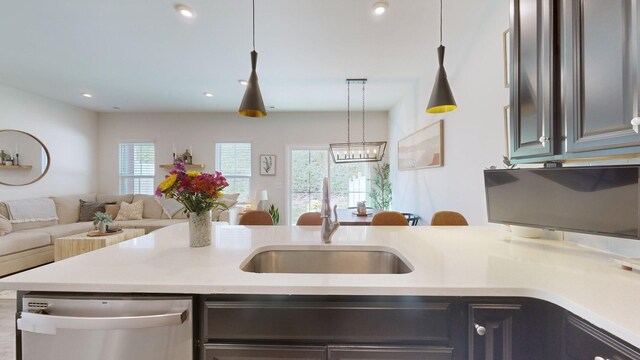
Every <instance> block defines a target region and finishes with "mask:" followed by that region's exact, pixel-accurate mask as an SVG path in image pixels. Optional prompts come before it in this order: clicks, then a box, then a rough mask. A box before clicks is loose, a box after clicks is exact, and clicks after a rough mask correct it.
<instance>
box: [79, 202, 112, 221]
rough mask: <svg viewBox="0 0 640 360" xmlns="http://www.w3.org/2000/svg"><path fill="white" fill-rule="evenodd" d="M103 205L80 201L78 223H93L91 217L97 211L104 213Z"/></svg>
mask: <svg viewBox="0 0 640 360" xmlns="http://www.w3.org/2000/svg"><path fill="white" fill-rule="evenodd" d="M104 205H105V204H104V203H101V202H97V201H84V200H82V199H80V218H79V220H78V221H93V217H94V215H95V214H96V213H97V212H98V211H99V212H104Z"/></svg>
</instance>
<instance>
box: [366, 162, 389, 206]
mask: <svg viewBox="0 0 640 360" xmlns="http://www.w3.org/2000/svg"><path fill="white" fill-rule="evenodd" d="M376 165H377V166H376V167H374V168H373V171H374V174H373V178H372V179H371V191H370V192H369V197H371V202H372V205H373V207H374V208H375V209H380V210H384V211H388V210H389V207H390V206H391V181H390V178H391V166H390V165H389V163H384V164H382V165H380V164H379V163H378V164H376Z"/></svg>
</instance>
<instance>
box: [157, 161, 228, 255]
mask: <svg viewBox="0 0 640 360" xmlns="http://www.w3.org/2000/svg"><path fill="white" fill-rule="evenodd" d="M227 186H229V183H227V179H226V178H225V177H224V176H222V173H220V172H219V171H216V172H215V173H214V174H206V173H201V172H198V171H187V170H186V168H185V167H184V164H183V163H181V162H178V163H177V164H176V166H175V168H174V169H173V170H171V171H170V172H169V174H168V175H167V176H165V179H164V181H163V182H161V183H160V185H158V188H157V189H156V196H164V197H166V198H173V199H175V200H177V201H178V202H179V203H181V204H182V205H184V207H185V211H186V212H188V214H189V246H191V247H201V246H208V245H210V244H211V210H213V209H216V208H219V207H222V208H224V209H227V206H226V205H225V204H224V202H221V201H219V199H220V197H222V190H223V189H224V188H226V187H227Z"/></svg>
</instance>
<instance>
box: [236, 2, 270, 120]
mask: <svg viewBox="0 0 640 360" xmlns="http://www.w3.org/2000/svg"><path fill="white" fill-rule="evenodd" d="M252 9H253V51H252V52H251V75H250V76H249V81H248V82H247V90H245V92H244V97H243V98H242V103H241V104H240V109H239V110H238V112H239V113H240V115H244V116H248V117H265V116H267V110H265V108H264V102H263V101H262V94H261V93H260V86H259V85H258V74H256V65H257V63H258V53H257V52H256V2H255V0H253V2H252Z"/></svg>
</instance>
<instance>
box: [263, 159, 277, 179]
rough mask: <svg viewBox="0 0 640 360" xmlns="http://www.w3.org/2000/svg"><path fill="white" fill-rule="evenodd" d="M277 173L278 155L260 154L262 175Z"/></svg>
mask: <svg viewBox="0 0 640 360" xmlns="http://www.w3.org/2000/svg"><path fill="white" fill-rule="evenodd" d="M275 174H276V156H275V155H260V175H275Z"/></svg>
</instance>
